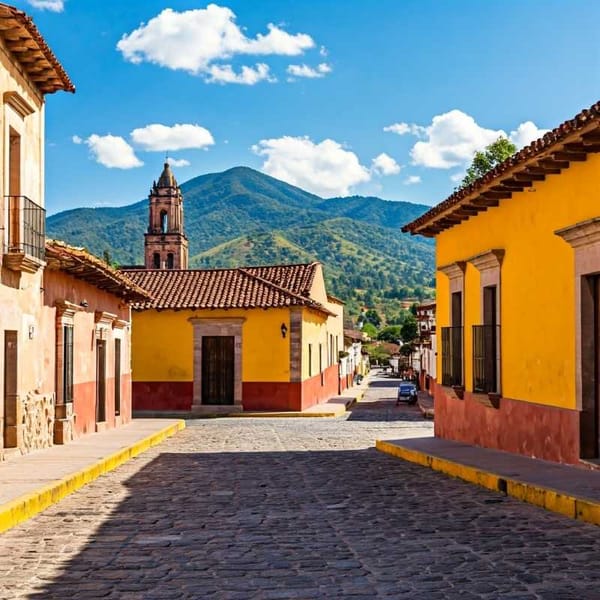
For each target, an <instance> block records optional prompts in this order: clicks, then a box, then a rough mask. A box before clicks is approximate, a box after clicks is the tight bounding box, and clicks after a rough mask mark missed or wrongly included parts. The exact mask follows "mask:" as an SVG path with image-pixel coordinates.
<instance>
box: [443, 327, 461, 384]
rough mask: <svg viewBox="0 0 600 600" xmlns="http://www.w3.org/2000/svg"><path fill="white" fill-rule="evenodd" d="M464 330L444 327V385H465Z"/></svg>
mask: <svg viewBox="0 0 600 600" xmlns="http://www.w3.org/2000/svg"><path fill="white" fill-rule="evenodd" d="M462 355H463V328H462V327H442V385H447V386H462V385H463V359H462Z"/></svg>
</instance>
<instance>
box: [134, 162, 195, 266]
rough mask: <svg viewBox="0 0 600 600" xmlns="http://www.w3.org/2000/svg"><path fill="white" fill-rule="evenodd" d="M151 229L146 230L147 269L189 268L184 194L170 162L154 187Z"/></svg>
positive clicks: (149, 226)
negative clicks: (184, 227) (184, 219)
mask: <svg viewBox="0 0 600 600" xmlns="http://www.w3.org/2000/svg"><path fill="white" fill-rule="evenodd" d="M148 202H149V210H148V216H149V223H148V231H147V232H146V233H145V234H144V265H145V267H146V269H187V268H188V240H187V237H186V236H185V234H184V230H183V195H182V193H181V190H180V189H179V186H178V185H177V181H176V180H175V177H174V175H173V173H172V172H171V167H170V166H169V163H165V165H164V168H163V172H162V173H161V175H160V177H159V178H158V183H157V182H156V181H155V182H154V183H153V185H152V189H151V190H150V196H149V198H148Z"/></svg>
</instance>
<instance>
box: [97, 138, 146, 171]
mask: <svg viewBox="0 0 600 600" xmlns="http://www.w3.org/2000/svg"><path fill="white" fill-rule="evenodd" d="M85 143H86V144H87V145H88V147H89V149H90V152H91V153H92V156H93V157H94V159H95V160H96V162H97V163H100V164H101V165H104V166H105V167H108V168H109V169H113V168H114V169H133V168H134V167H141V166H142V165H143V164H144V163H143V162H142V161H141V160H139V159H138V157H137V156H136V155H135V153H134V151H133V148H132V147H131V146H130V145H129V144H128V143H127V142H126V141H125V140H124V139H123V138H122V137H120V136H117V135H110V134H109V135H96V134H95V133H94V134H92V135H90V137H89V138H87V140H85Z"/></svg>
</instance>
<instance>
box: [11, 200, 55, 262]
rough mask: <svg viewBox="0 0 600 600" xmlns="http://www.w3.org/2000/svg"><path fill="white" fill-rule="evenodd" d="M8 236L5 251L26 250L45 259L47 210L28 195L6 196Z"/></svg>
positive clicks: (38, 257) (27, 252)
mask: <svg viewBox="0 0 600 600" xmlns="http://www.w3.org/2000/svg"><path fill="white" fill-rule="evenodd" d="M5 207H6V215H7V226H8V229H7V236H6V240H5V252H8V253H11V252H24V253H25V254H28V255H29V256H33V257H35V258H37V259H39V260H44V256H45V244H46V211H45V210H44V209H43V208H42V207H41V206H39V205H38V204H36V203H35V202H34V201H33V200H30V199H29V198H28V197H27V196H5Z"/></svg>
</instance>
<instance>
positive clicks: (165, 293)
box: [125, 263, 334, 315]
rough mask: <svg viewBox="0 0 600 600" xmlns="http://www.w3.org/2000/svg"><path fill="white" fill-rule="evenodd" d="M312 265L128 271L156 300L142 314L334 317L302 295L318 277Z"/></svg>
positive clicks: (141, 304) (140, 306)
mask: <svg viewBox="0 0 600 600" xmlns="http://www.w3.org/2000/svg"><path fill="white" fill-rule="evenodd" d="M314 264H315V265H316V263H314ZM311 266H312V265H291V266H289V267H284V266H274V267H247V268H235V269H189V270H172V271H171V270H164V269H163V270H146V269H140V270H127V271H125V273H126V274H127V277H129V278H130V279H131V280H132V281H134V282H135V283H136V284H137V285H139V286H140V287H141V288H143V289H145V290H146V291H147V292H148V293H149V294H150V296H151V297H152V299H151V300H148V301H145V302H139V303H137V304H136V305H135V306H134V308H136V309H138V310H144V309H149V308H155V309H158V310H164V309H172V310H184V309H187V310H196V309H201V308H212V309H217V308H220V309H229V308H282V307H288V306H306V307H307V308H311V309H314V310H317V311H318V312H321V313H324V314H328V315H333V314H334V313H332V312H330V311H329V310H327V309H326V308H325V307H324V306H323V305H321V304H319V303H318V302H316V301H314V300H312V299H311V298H310V297H308V295H304V294H300V293H298V291H299V290H304V289H305V288H306V281H308V280H309V279H311V277H314V266H312V270H313V274H312V276H311V277H309V275H308V271H310V269H308V267H311ZM286 271H287V272H286ZM277 281H279V282H280V283H277ZM286 286H288V287H286Z"/></svg>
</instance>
